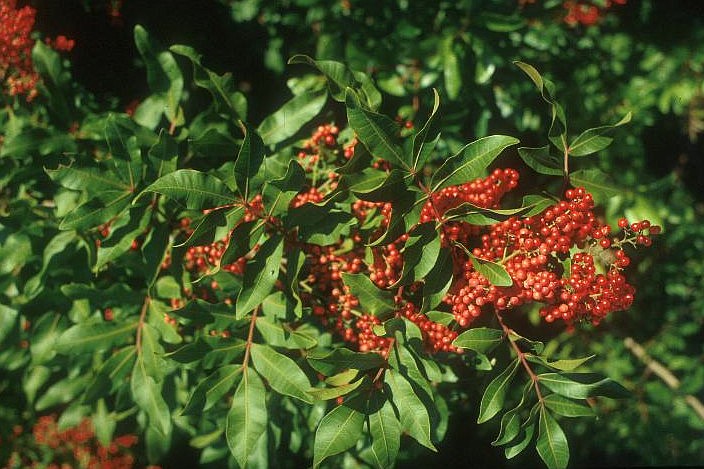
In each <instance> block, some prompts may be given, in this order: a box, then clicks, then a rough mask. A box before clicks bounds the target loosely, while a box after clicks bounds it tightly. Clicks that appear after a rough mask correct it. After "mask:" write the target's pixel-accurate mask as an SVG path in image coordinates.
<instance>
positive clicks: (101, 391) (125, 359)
mask: <svg viewBox="0 0 704 469" xmlns="http://www.w3.org/2000/svg"><path fill="white" fill-rule="evenodd" d="M136 358H137V349H136V348H135V347H134V346H133V345H128V346H127V347H125V348H122V349H120V350H119V351H117V352H115V353H113V354H112V356H111V357H110V358H108V359H107V360H105V361H104V362H103V364H102V365H101V366H100V369H99V370H98V373H97V374H96V375H95V377H94V378H93V381H92V382H91V384H89V385H88V387H87V388H86V389H85V392H84V394H83V402H84V403H86V404H91V403H93V402H95V401H97V400H98V399H100V398H102V397H105V396H107V395H109V394H112V393H113V392H115V391H117V390H118V389H119V388H120V387H122V386H124V385H126V384H127V379H126V378H127V377H128V375H129V374H130V372H131V371H132V370H133V369H134V363H135V360H136Z"/></svg>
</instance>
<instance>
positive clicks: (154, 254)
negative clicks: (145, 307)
mask: <svg viewBox="0 0 704 469" xmlns="http://www.w3.org/2000/svg"><path fill="white" fill-rule="evenodd" d="M170 231H171V230H170V227H169V226H168V225H167V224H163V223H162V224H159V225H157V226H155V227H153V228H152V229H151V230H150V231H149V233H148V234H147V237H146V238H144V244H143V245H142V259H143V260H144V263H143V264H142V273H143V274H144V278H145V280H146V284H147V287H148V288H151V287H152V286H153V285H154V282H156V279H157V277H158V275H159V272H161V265H162V262H163V261H164V257H165V256H166V254H167V253H168V250H169V245H170V241H169V234H170Z"/></svg>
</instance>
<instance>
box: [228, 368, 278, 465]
mask: <svg viewBox="0 0 704 469" xmlns="http://www.w3.org/2000/svg"><path fill="white" fill-rule="evenodd" d="M267 422H268V412H267V409H266V389H265V388H264V383H263V382H262V380H261V378H259V376H258V375H257V373H256V372H254V371H252V370H251V369H249V368H245V369H244V370H243V371H242V381H240V384H239V386H237V390H236V391H235V395H234V396H233V397H232V407H230V411H229V412H228V414H227V420H226V422H225V438H226V439H227V445H228V447H229V448H230V452H231V453H232V455H233V456H234V457H235V460H236V461H237V463H238V464H239V465H240V467H246V466H247V461H248V460H249V458H250V456H251V455H252V453H253V452H254V450H255V448H256V447H257V443H258V441H259V439H260V438H261V437H262V435H263V434H264V432H265V431H266V427H267Z"/></svg>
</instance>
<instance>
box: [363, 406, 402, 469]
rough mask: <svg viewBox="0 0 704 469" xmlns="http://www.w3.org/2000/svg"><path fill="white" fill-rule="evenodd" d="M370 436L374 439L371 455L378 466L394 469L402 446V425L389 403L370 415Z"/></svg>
mask: <svg viewBox="0 0 704 469" xmlns="http://www.w3.org/2000/svg"><path fill="white" fill-rule="evenodd" d="M369 434H370V435H371V438H372V447H371V453H372V455H373V456H374V461H375V462H376V466H377V467H379V468H387V467H392V466H393V465H394V463H395V462H396V456H397V455H398V451H399V448H400V445H401V423H400V422H399V421H398V419H397V418H396V414H395V412H394V409H393V406H392V405H391V403H390V402H389V401H386V402H384V405H383V406H381V408H380V409H379V410H378V411H376V412H374V413H372V414H370V415H369Z"/></svg>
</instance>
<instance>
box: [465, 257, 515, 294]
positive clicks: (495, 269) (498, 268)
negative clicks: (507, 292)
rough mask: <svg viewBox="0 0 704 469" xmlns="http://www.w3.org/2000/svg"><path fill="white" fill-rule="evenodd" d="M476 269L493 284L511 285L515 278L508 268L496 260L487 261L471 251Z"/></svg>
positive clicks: (500, 285)
mask: <svg viewBox="0 0 704 469" xmlns="http://www.w3.org/2000/svg"><path fill="white" fill-rule="evenodd" d="M469 255H470V256H469V257H470V259H471V260H472V266H474V270H476V271H477V272H479V273H480V274H482V275H483V276H484V277H485V278H486V279H487V280H488V281H489V283H491V284H492V285H495V286H497V287H510V286H511V285H513V279H512V278H511V276H510V275H509V273H508V272H507V271H506V268H505V267H504V266H503V265H501V264H498V263H496V262H491V261H487V260H485V259H481V258H479V257H477V256H475V255H474V254H472V253H469Z"/></svg>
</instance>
